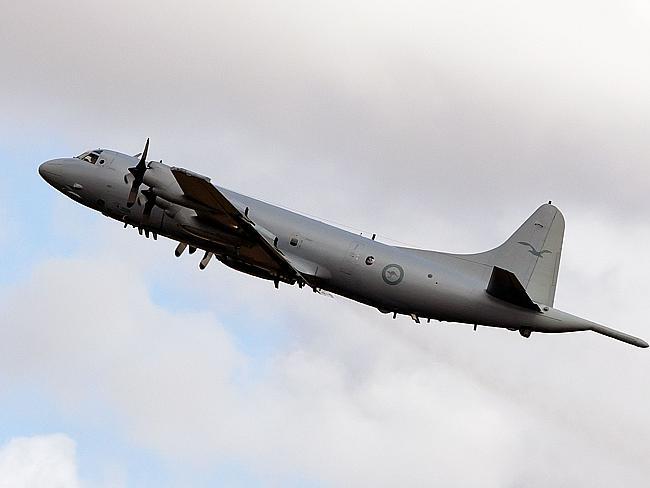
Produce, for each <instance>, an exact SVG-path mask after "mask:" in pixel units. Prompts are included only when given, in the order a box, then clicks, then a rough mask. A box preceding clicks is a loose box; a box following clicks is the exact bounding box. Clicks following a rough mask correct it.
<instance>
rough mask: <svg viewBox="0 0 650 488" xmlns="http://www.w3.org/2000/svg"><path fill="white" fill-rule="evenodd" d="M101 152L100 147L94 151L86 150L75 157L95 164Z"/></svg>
mask: <svg viewBox="0 0 650 488" xmlns="http://www.w3.org/2000/svg"><path fill="white" fill-rule="evenodd" d="M101 153H102V150H101V149H95V150H94V151H86V152H85V153H83V154H80V155H79V156H77V157H76V159H81V160H82V161H86V162H88V163H90V164H95V163H96V162H97V159H98V158H99V155H100V154H101Z"/></svg>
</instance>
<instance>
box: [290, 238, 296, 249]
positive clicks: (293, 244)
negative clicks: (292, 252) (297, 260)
mask: <svg viewBox="0 0 650 488" xmlns="http://www.w3.org/2000/svg"><path fill="white" fill-rule="evenodd" d="M289 244H291V245H292V246H294V247H295V246H297V245H298V238H297V237H292V238H291V240H290V241H289Z"/></svg>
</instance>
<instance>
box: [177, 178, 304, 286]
mask: <svg viewBox="0 0 650 488" xmlns="http://www.w3.org/2000/svg"><path fill="white" fill-rule="evenodd" d="M171 171H172V174H173V175H174V178H176V181H177V182H178V185H179V186H180V187H181V190H182V191H183V194H184V195H185V197H186V198H187V199H188V201H190V202H192V203H194V204H195V205H193V206H192V208H193V209H194V210H195V211H196V212H197V213H198V215H199V216H201V217H206V218H209V219H211V220H212V221H214V222H216V223H218V224H220V225H222V226H226V227H228V228H229V229H231V230H232V231H233V232H234V233H237V234H239V235H241V237H242V240H243V243H244V245H242V247H241V248H240V249H239V255H238V258H239V259H241V260H242V261H244V262H245V263H246V264H248V265H253V266H257V267H259V268H262V269H264V270H265V271H268V272H270V273H271V274H272V275H273V276H275V277H276V279H277V280H282V281H286V282H289V283H292V284H293V283H295V282H296V281H298V282H299V283H301V284H302V283H307V284H310V282H309V281H308V279H307V278H306V277H305V276H304V275H303V274H302V273H301V272H300V271H298V270H297V269H296V268H295V267H294V266H293V265H292V264H291V263H290V261H289V259H288V258H287V257H285V256H284V254H282V251H280V250H279V249H278V248H277V243H278V238H277V236H275V235H273V234H272V233H271V232H269V231H268V230H267V229H265V228H264V227H262V226H260V225H256V224H255V222H253V221H252V220H251V219H249V218H248V216H247V215H246V213H242V212H240V211H239V210H238V209H237V208H236V207H235V206H234V205H233V203H232V202H231V201H230V200H228V198H226V196H225V195H224V194H223V193H221V192H220V191H219V190H218V189H217V188H216V187H215V186H214V185H213V184H212V183H210V179H209V178H207V177H205V176H201V175H198V174H196V173H192V172H191V171H188V170H186V169H183V168H172V169H171ZM312 287H313V286H312Z"/></svg>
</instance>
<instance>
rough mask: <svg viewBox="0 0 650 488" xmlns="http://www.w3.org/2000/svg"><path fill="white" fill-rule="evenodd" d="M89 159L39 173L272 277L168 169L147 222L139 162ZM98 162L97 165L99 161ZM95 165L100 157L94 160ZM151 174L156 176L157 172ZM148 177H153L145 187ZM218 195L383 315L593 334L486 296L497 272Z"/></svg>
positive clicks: (126, 217) (144, 225)
mask: <svg viewBox="0 0 650 488" xmlns="http://www.w3.org/2000/svg"><path fill="white" fill-rule="evenodd" d="M98 151H99V152H97V151H95V152H93V153H92V154H93V157H92V158H88V156H86V157H85V159H84V157H83V156H84V155H82V156H80V157H78V158H66V159H56V160H52V161H48V162H46V163H44V164H43V165H41V167H40V173H41V175H42V176H43V178H44V179H46V180H47V181H48V183H50V184H51V185H52V186H54V187H55V188H56V189H57V190H59V191H61V192H62V193H64V194H65V195H67V196H68V197H70V198H72V199H74V200H75V201H77V202H79V203H81V204H83V205H85V206H87V207H90V208H92V209H94V210H97V211H99V212H101V213H102V214H104V215H105V216H107V217H110V218H112V219H115V220H117V221H119V222H121V223H123V224H125V225H133V226H135V227H139V228H140V229H141V230H142V231H143V232H146V233H147V235H148V234H149V233H151V234H154V235H156V236H158V235H160V236H165V237H167V238H169V239H172V240H174V241H178V242H181V243H186V244H188V245H189V246H190V247H193V248H198V249H202V250H204V251H208V252H212V253H214V254H215V255H216V256H218V257H219V259H220V260H222V262H224V263H225V264H228V265H229V266H232V267H234V268H236V269H239V270H241V271H244V272H248V273H249V274H253V275H256V276H259V277H262V278H268V279H272V278H271V277H270V276H266V275H265V273H264V272H263V271H260V270H257V269H253V268H250V267H248V266H247V264H246V263H245V262H242V261H241V260H238V258H237V249H238V245H239V244H238V242H237V238H236V237H235V236H233V235H232V234H231V233H230V232H229V230H228V229H227V228H224V227H219V226H214V225H211V224H210V223H206V222H205V221H203V220H201V219H199V218H198V216H197V213H196V212H195V211H194V210H193V209H191V208H188V207H186V206H184V205H183V198H184V197H183V196H182V194H179V192H178V189H177V188H176V186H175V182H173V180H168V176H167V172H168V169H169V167H168V166H166V165H164V164H162V162H161V163H155V165H154V166H150V167H152V168H153V169H152V171H151V172H150V174H148V175H145V178H144V183H145V184H148V185H150V186H151V187H152V188H155V189H156V192H157V193H156V195H157V199H156V205H155V206H154V207H153V208H152V209H150V210H151V213H150V216H148V217H147V218H146V219H145V218H144V215H143V214H144V208H145V205H146V201H145V199H144V198H143V197H142V194H140V195H139V197H138V199H137V200H136V202H135V204H134V205H133V206H132V207H131V208H129V207H128V206H127V205H126V202H127V197H128V194H129V189H130V185H131V181H130V179H129V168H130V167H132V166H134V165H135V164H136V163H137V161H138V159H137V158H136V157H133V156H129V155H126V154H122V153H118V152H114V151H109V150H98ZM95 156H97V157H95ZM91 159H94V160H92V161H91ZM154 170H155V171H154ZM147 178H149V179H147ZM217 188H218V189H219V190H220V191H221V193H223V195H225V196H226V197H227V199H228V200H230V201H231V202H232V204H233V205H234V206H235V207H237V209H239V210H240V211H241V212H242V213H244V212H245V213H246V215H247V217H248V218H249V219H250V220H251V221H253V222H255V224H257V225H259V226H261V227H263V228H264V229H266V230H268V231H269V232H271V233H272V234H273V235H274V236H275V237H276V246H277V248H278V249H279V250H280V251H281V252H282V253H284V254H286V255H290V256H291V258H292V260H293V262H297V263H300V266H301V269H302V270H304V272H306V273H308V274H309V275H310V276H313V277H314V279H315V280H316V281H317V283H318V287H319V288H320V289H323V290H327V291H329V292H332V293H335V294H339V295H342V296H345V297H348V298H351V299H353V300H356V301H358V302H361V303H364V304H367V305H370V306H372V307H376V308H377V309H379V310H380V311H381V312H384V313H393V314H395V315H396V314H405V315H408V316H411V317H413V318H414V319H415V320H419V318H426V319H437V320H444V321H453V322H463V323H469V324H480V325H487V326H493V327H504V328H508V329H512V330H520V331H521V330H524V329H527V330H528V331H531V330H533V331H540V332H566V331H573V330H587V329H590V328H591V329H592V330H593V327H591V326H592V325H597V324H593V323H591V322H589V321H585V320H583V319H579V318H577V317H574V316H571V315H569V314H565V313H563V312H560V311H558V310H555V309H553V308H552V307H548V306H544V307H540V311H539V312H533V311H531V310H528V309H525V308H522V307H519V306H516V305H512V304H511V303H507V302H505V301H503V300H499V299H497V298H494V297H493V296H491V295H490V294H488V293H486V286H487V283H488V281H489V279H490V274H491V271H492V267H491V266H489V265H486V264H484V263H480V262H475V261H473V260H472V259H468V258H465V257H463V256H462V255H453V254H447V253H439V252H433V251H420V250H415V249H409V248H402V247H396V246H391V245H387V244H385V243H382V242H379V241H376V240H374V239H370V238H367V237H364V236H361V235H357V234H354V233H351V232H348V231H345V230H343V229H340V228H337V227H334V226H331V225H328V224H326V223H323V222H320V221H318V220H315V219H312V218H309V217H306V216H304V215H300V214H298V213H295V212H291V211H289V210H286V209H283V208H280V207H277V206H274V205H271V204H268V203H265V202H262V201H259V200H256V199H254V198H251V197H248V196H245V195H242V194H239V193H236V192H233V191H230V190H228V189H225V188H221V187H218V186H217Z"/></svg>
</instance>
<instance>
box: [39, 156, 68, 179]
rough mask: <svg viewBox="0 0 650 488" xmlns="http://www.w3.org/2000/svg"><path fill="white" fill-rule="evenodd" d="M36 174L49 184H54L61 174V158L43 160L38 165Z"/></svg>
mask: <svg viewBox="0 0 650 488" xmlns="http://www.w3.org/2000/svg"><path fill="white" fill-rule="evenodd" d="M38 174H40V175H41V178H43V179H44V180H45V181H47V182H48V183H49V184H50V185H52V184H54V183H55V182H56V181H57V180H58V179H59V178H61V176H62V175H63V160H61V159H52V160H50V161H45V162H44V163H43V164H41V165H40V166H39V167H38Z"/></svg>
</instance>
